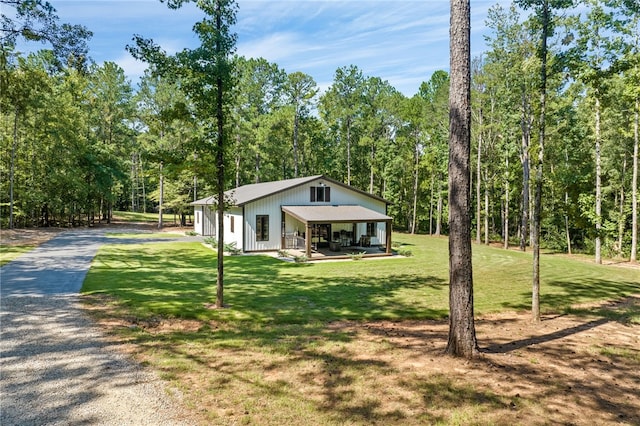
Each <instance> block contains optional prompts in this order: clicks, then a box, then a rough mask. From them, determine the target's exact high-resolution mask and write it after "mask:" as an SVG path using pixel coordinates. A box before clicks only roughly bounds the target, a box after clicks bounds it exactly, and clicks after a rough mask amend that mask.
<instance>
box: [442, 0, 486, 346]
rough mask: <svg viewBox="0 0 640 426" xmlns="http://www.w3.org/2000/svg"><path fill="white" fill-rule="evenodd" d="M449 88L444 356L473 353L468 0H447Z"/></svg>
mask: <svg viewBox="0 0 640 426" xmlns="http://www.w3.org/2000/svg"><path fill="white" fill-rule="evenodd" d="M450 4H451V24H450V32H451V36H450V50H451V55H450V61H451V63H450V69H451V79H450V90H449V129H450V130H449V339H448V343H447V349H446V353H447V354H449V355H454V356H460V357H465V358H472V357H473V356H474V355H475V354H476V353H477V351H478V342H477V340H476V330H475V323H474V318H473V273H472V267H471V176H470V174H469V172H470V156H471V53H470V52H471V44H470V27H471V22H470V21H471V19H470V15H471V13H470V0H451V2H450Z"/></svg>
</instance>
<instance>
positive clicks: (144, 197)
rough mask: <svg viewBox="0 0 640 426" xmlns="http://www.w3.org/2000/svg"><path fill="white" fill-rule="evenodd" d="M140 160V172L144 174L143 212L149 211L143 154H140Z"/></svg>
mask: <svg viewBox="0 0 640 426" xmlns="http://www.w3.org/2000/svg"><path fill="white" fill-rule="evenodd" d="M138 160H139V161H140V173H141V174H142V213H146V212H147V190H146V187H145V184H144V163H143V162H142V156H138Z"/></svg>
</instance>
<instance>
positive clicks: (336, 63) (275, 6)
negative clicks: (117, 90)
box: [50, 0, 510, 96]
mask: <svg viewBox="0 0 640 426" xmlns="http://www.w3.org/2000/svg"><path fill="white" fill-rule="evenodd" d="M50 2H51V4H52V5H53V6H54V7H55V8H56V9H57V13H58V16H59V17H60V20H61V22H68V23H72V24H82V25H85V26H86V27H88V28H89V29H90V30H91V31H93V33H94V35H93V38H92V40H91V41H90V55H91V57H92V58H93V59H94V60H95V61H96V62H97V63H102V62H104V61H112V62H115V63H117V64H118V65H120V66H121V67H122V68H123V69H124V70H125V73H126V74H127V76H128V77H129V78H130V79H131V81H132V82H133V83H137V82H138V78H139V76H140V75H141V74H142V72H143V70H144V69H145V67H146V65H145V64H144V63H142V62H138V61H136V60H134V59H133V58H132V57H131V56H130V55H129V53H128V52H127V51H126V50H125V46H126V45H127V44H131V43H132V41H131V39H132V36H133V35H134V34H140V35H142V36H144V37H146V38H152V39H154V41H156V43H158V44H160V45H161V46H162V47H163V48H164V49H165V50H167V51H168V52H169V53H173V52H176V51H178V50H182V49H183V48H185V47H195V46H196V45H197V43H198V40H197V38H196V37H195V35H194V34H193V32H192V31H191V28H192V27H193V24H194V23H195V22H196V21H197V20H198V19H199V18H200V17H201V13H200V11H199V10H198V9H197V8H196V7H195V6H194V5H193V4H187V5H186V6H184V7H183V8H182V9H179V10H177V11H176V10H170V9H168V8H167V7H166V5H165V4H162V3H160V2H159V1H158V0H107V1H102V0H50ZM496 3H501V4H502V5H503V6H504V7H508V5H509V4H510V1H508V0H472V1H471V8H472V18H471V27H472V45H471V50H472V56H478V55H480V54H481V53H482V52H483V51H484V50H486V49H485V43H484V37H483V36H484V35H485V34H488V29H487V28H486V26H485V19H486V15H487V11H488V9H489V8H490V7H491V6H493V5H495V4H496ZM238 6H239V9H238V14H237V24H236V26H235V27H234V30H235V32H236V34H237V36H238V43H237V53H238V54H239V55H243V56H246V57H263V58H265V59H267V60H268V61H270V62H275V63H277V64H278V65H279V66H280V67H281V68H283V69H284V70H285V71H286V72H288V73H291V72H294V71H302V72H304V73H307V74H309V75H311V76H312V77H313V78H314V79H315V81H316V83H318V85H319V86H320V87H321V88H322V89H324V88H326V87H328V86H329V85H331V82H332V80H333V76H334V73H335V70H336V69H337V68H339V67H342V66H348V65H351V64H353V65H356V66H357V67H358V68H360V69H361V70H362V72H363V73H364V74H365V75H366V76H375V77H380V78H382V79H383V80H387V81H389V83H390V84H391V85H393V86H394V87H395V88H396V89H398V90H400V91H401V92H403V93H404V94H405V95H407V96H411V95H413V94H415V93H416V92H417V91H418V88H419V86H420V83H421V82H422V81H426V80H428V79H429V77H430V76H431V74H432V73H433V72H434V71H436V70H439V69H444V70H448V68H449V1H448V0H422V1H405V0H402V1H393V0H351V1H338V0H323V1H313V0H239V1H238Z"/></svg>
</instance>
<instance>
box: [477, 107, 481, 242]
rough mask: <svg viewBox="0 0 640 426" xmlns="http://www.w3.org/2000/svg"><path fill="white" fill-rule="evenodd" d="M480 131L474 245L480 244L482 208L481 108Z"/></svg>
mask: <svg viewBox="0 0 640 426" xmlns="http://www.w3.org/2000/svg"><path fill="white" fill-rule="evenodd" d="M478 121H479V125H478V127H479V128H480V130H479V131H478V157H477V160H476V243H478V244H480V232H481V230H480V228H481V227H480V221H481V214H482V206H481V202H480V182H481V179H480V177H481V165H482V162H481V159H482V108H480V115H479V120H478Z"/></svg>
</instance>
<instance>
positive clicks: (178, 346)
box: [90, 295, 640, 425]
mask: <svg viewBox="0 0 640 426" xmlns="http://www.w3.org/2000/svg"><path fill="white" fill-rule="evenodd" d="M93 300H94V303H92V304H91V305H90V306H92V307H93V314H94V317H95V318H96V319H97V320H98V321H100V322H101V323H102V324H103V325H104V326H105V327H107V328H108V329H109V330H111V332H112V334H111V335H112V336H113V338H114V339H115V340H116V341H117V342H119V343H126V345H123V346H122V347H123V348H126V350H127V351H128V352H129V353H130V354H131V355H132V356H134V357H135V358H136V359H138V360H139V361H140V362H143V363H144V364H146V365H149V366H151V367H152V368H154V369H157V370H158V371H160V373H161V374H162V375H163V377H164V378H165V379H167V380H169V381H170V382H171V383H172V385H173V386H177V387H178V388H180V389H181V390H182V391H183V392H184V393H185V394H186V395H187V398H188V401H189V402H188V404H189V408H191V409H192V410H193V411H194V412H195V413H196V414H197V415H198V416H200V417H201V419H202V424H211V423H214V424H260V425H276V424H358V425H359V424H367V425H369V424H403V425H405V424H409V425H411V424H505V425H506V424H525V425H543V424H575V425H592V424H601V425H602V424H628V425H637V424H640V393H639V392H638V389H640V324H638V323H637V322H631V321H627V320H626V318H627V317H626V316H625V315H622V314H620V311H624V310H633V311H634V312H635V314H637V312H638V310H640V295H638V296H635V297H629V298H626V299H625V300H622V301H617V302H616V303H608V304H603V305H599V306H594V305H591V306H588V307H587V306H582V307H579V308H580V309H585V310H587V309H588V310H593V312H598V313H602V312H604V311H610V312H611V314H610V315H600V314H599V315H597V316H593V315H591V316H584V315H552V316H545V317H544V318H543V321H542V323H540V324H538V325H533V324H531V322H530V315H529V313H515V312H509V313H500V314H495V315H487V316H484V317H482V318H479V319H478V320H477V322H476V327H477V335H478V340H479V344H480V349H481V354H480V356H479V357H478V358H477V359H474V360H473V361H465V360H460V359H454V358H450V357H447V356H445V355H443V353H444V349H445V346H446V342H447V332H448V324H447V323H446V322H442V321H400V322H391V321H374V322H351V321H341V322H333V323H329V324H304V325H295V324H289V325H269V326H265V325H262V326H258V325H255V324H247V323H237V324H217V323H212V322H206V323H205V322H199V321H194V320H179V319H156V320H147V321H146V322H144V321H137V320H136V319H132V318H127V317H119V319H117V320H115V319H114V318H118V315H117V314H115V315H114V312H110V311H109V309H108V306H109V304H108V303H100V302H99V301H98V300H99V298H98V299H95V298H94V299H93ZM634 318H637V317H636V316H634ZM136 321H137V322H136Z"/></svg>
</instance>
